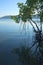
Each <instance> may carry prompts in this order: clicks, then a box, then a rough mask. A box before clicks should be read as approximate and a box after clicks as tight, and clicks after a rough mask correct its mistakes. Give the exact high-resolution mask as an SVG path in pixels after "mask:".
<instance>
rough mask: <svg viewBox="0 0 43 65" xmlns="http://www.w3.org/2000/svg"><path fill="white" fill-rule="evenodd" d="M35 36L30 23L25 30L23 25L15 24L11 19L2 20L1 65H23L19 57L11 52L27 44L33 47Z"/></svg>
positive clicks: (0, 40) (0, 26)
mask: <svg viewBox="0 0 43 65" xmlns="http://www.w3.org/2000/svg"><path fill="white" fill-rule="evenodd" d="M25 29H26V30H25ZM34 35H35V33H34V32H33V28H32V26H31V25H30V23H28V22H27V23H26V28H25V26H24V27H23V24H22V25H21V23H15V22H14V21H13V20H11V19H10V18H2V19H0V65H21V64H20V62H18V57H17V56H16V55H15V54H12V53H11V51H12V50H13V48H18V47H21V46H23V45H25V44H26V46H31V45H32V42H33V41H34V38H33V37H34Z"/></svg>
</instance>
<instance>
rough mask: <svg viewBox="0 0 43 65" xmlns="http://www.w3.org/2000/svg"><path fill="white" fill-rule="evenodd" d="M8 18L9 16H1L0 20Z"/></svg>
mask: <svg viewBox="0 0 43 65" xmlns="http://www.w3.org/2000/svg"><path fill="white" fill-rule="evenodd" d="M8 18H10V16H3V17H0V19H8Z"/></svg>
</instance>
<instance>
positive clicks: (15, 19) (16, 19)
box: [11, 15, 20, 23]
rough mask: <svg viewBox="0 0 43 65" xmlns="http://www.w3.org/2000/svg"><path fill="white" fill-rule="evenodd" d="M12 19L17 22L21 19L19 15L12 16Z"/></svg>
mask: <svg viewBox="0 0 43 65" xmlns="http://www.w3.org/2000/svg"><path fill="white" fill-rule="evenodd" d="M11 19H13V20H14V21H15V22H16V23H19V21H20V18H19V15H16V16H11Z"/></svg>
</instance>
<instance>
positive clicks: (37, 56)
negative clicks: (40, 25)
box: [12, 31, 43, 65]
mask: <svg viewBox="0 0 43 65" xmlns="http://www.w3.org/2000/svg"><path fill="white" fill-rule="evenodd" d="M36 44H37V46H36V49H35V51H34V52H33V53H32V50H31V49H32V48H33V47H34V46H35V45H36ZM12 52H13V53H16V54H18V56H19V61H20V62H21V63H22V65H37V64H38V65H43V36H42V33H41V32H40V31H37V33H35V38H34V42H33V45H32V47H30V48H28V47H26V46H23V47H21V48H14V49H13V51H12Z"/></svg>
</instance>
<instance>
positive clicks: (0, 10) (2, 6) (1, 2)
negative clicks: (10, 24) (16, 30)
mask: <svg viewBox="0 0 43 65" xmlns="http://www.w3.org/2000/svg"><path fill="white" fill-rule="evenodd" d="M25 1H26V0H0V17H2V16H7V15H17V14H18V13H19V8H18V6H17V3H18V2H24V3H25Z"/></svg>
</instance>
